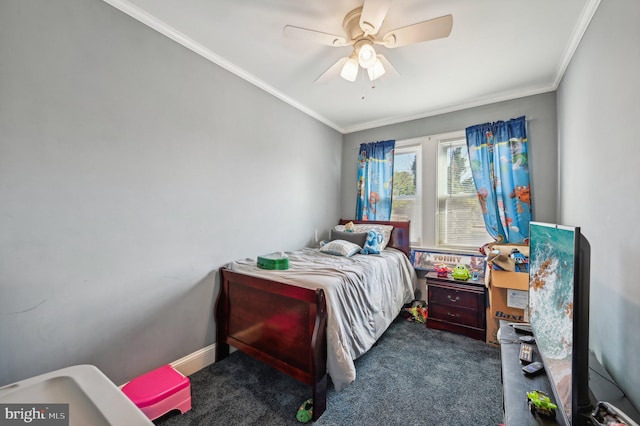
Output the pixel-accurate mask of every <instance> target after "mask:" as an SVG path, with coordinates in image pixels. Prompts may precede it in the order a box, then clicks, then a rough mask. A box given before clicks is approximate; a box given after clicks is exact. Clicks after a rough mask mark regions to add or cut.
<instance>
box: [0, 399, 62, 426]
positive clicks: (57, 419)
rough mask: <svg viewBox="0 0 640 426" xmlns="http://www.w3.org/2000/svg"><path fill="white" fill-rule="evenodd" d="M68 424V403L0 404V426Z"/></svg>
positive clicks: (54, 425) (52, 425)
mask: <svg viewBox="0 0 640 426" xmlns="http://www.w3.org/2000/svg"><path fill="white" fill-rule="evenodd" d="M5 425H6V426H14V425H36V426H69V404H0V426H5Z"/></svg>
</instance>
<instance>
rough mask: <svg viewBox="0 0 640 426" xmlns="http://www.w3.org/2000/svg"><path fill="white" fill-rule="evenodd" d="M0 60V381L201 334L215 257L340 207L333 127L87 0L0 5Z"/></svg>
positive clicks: (279, 237) (131, 371) (120, 359)
mask: <svg viewBox="0 0 640 426" xmlns="http://www.w3.org/2000/svg"><path fill="white" fill-rule="evenodd" d="M0 61H1V62H0V200H1V202H0V385H3V384H6V383H10V382H13V381H16V380H19V379H23V378H25V377H28V376H32V375H35V374H39V373H42V372H45V371H49V370H53V369H57V368H61V367H64V366H68V365H73V364H78V363H91V364H95V365H97V366H98V367H99V368H100V369H102V370H103V371H104V372H105V373H106V374H107V375H108V376H109V377H110V378H111V379H112V380H113V381H114V382H116V383H123V382H124V381H126V380H129V379H131V378H132V377H135V376H137V375H139V374H141V373H143V372H146V371H148V370H150V369H152V368H155V367H157V366H159V365H162V364H165V363H167V362H171V361H174V360H176V359H179V358H181V357H183V356H185V355H187V354H190V353H192V352H194V351H196V350H198V349H201V348H203V347H205V346H207V345H209V344H212V343H213V342H214V341H215V322H214V318H213V303H214V297H215V295H216V294H217V291H218V286H219V280H218V277H217V273H216V272H217V268H219V267H220V266H222V265H223V264H224V263H226V262H228V261H231V260H234V259H237V258H242V257H249V256H256V255H260V254H264V253H269V252H271V251H276V250H288V249H293V248H298V247H301V246H303V245H305V244H307V243H310V242H312V241H313V239H314V231H315V229H316V228H317V229H318V230H319V231H320V233H321V236H322V233H325V232H327V230H328V229H329V227H330V226H331V225H333V224H334V223H335V222H336V220H337V218H338V217H339V208H338V206H339V201H340V199H339V193H340V183H341V181H340V173H341V155H342V135H340V134H339V133H338V132H336V131H334V130H332V129H330V128H329V127H327V126H325V125H323V124H320V123H319V122H317V121H315V120H313V119H311V118H309V117H308V116H306V115H304V114H302V113H301V112H299V111H298V110H296V109H294V108H292V107H290V106H288V105H286V104H285V103H283V102H281V101H279V100H277V99H276V98H274V97H272V96H271V95H269V94H267V93H265V92H264V91H262V90H260V89H258V88H256V87H255V86H252V85H250V84H249V83H247V82H245V81H244V80H242V79H240V78H237V77H236V76H234V75H232V74H230V73H228V72H226V71H224V70H223V69H221V68H219V67H217V66H216V65H214V64H212V63H210V62H208V61H207V60H205V59H203V58H201V57H199V56H198V55H196V54H195V53H193V52H191V51H189V50H187V49H185V48H184V47H182V46H180V45H179V44H177V43H175V42H173V41H171V40H169V39H168V38H165V37H164V36H162V35H160V34H159V33H157V32H156V31H154V30H152V29H150V28H147V27H146V26H144V25H142V24H140V23H139V22H137V21H135V20H133V19H132V18H130V17H128V16H126V15H125V14H123V13H122V12H120V11H118V10H116V9H114V8H112V7H111V6H109V5H108V4H106V3H104V2H102V1H100V0H90V1H87V0H58V1H55V2H52V1H50V0H29V1H24V0H2V2H0ZM317 176H322V179H318V178H317Z"/></svg>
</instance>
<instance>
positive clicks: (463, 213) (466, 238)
mask: <svg viewBox="0 0 640 426" xmlns="http://www.w3.org/2000/svg"><path fill="white" fill-rule="evenodd" d="M437 194H438V207H437V209H438V211H437V221H436V222H437V227H436V247H443V248H463V249H465V248H466V249H477V248H478V247H480V246H481V245H483V244H485V243H487V242H488V241H490V240H491V237H490V236H489V234H488V233H487V230H486V228H485V225H484V219H483V217H482V210H481V206H480V202H479V201H478V197H477V195H476V188H475V185H474V183H473V176H472V174H471V165H470V163H469V156H468V153H467V144H466V140H465V139H457V138H456V139H453V140H439V141H438V192H437Z"/></svg>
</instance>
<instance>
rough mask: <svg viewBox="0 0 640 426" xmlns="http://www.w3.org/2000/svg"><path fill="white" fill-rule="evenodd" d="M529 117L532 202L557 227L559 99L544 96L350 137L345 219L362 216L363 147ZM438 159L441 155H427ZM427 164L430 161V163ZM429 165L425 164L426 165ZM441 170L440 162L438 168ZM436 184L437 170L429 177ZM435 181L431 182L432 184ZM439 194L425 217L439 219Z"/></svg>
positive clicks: (429, 199)
mask: <svg viewBox="0 0 640 426" xmlns="http://www.w3.org/2000/svg"><path fill="white" fill-rule="evenodd" d="M522 115H525V116H526V117H527V120H528V125H527V136H528V139H529V166H530V173H531V196H532V199H533V213H534V218H535V220H538V221H545V222H554V221H555V220H556V217H557V216H556V212H557V204H556V198H557V180H556V175H557V173H556V169H557V164H558V163H557V150H558V148H557V126H556V94H555V92H552V93H544V94H541V95H536V96H529V97H525V98H520V99H515V100H512V101H506V102H499V103H495V104H491V105H486V106H481V107H477V108H470V109H466V110H462V111H457V112H452V113H448V114H443V115H438V116H435V117H428V118H423V119H420V120H413V121H409V122H405V123H400V124H393V125H389V126H384V127H379V128H376V129H370V130H362V131H359V132H355V133H351V134H348V135H346V136H345V143H344V147H343V150H342V158H343V160H342V193H341V201H342V204H341V206H342V207H341V214H342V216H344V217H353V216H354V214H355V211H356V180H357V179H356V177H357V168H356V167H355V165H356V163H357V158H358V147H359V146H360V144H361V143H366V142H375V141H380V140H387V139H395V140H402V139H411V138H417V137H421V136H429V135H435V134H440V133H447V132H454V131H457V130H464V129H465V128H466V127H469V126H472V125H474V124H480V123H486V122H494V121H498V120H509V119H511V118H516V117H520V116H522ZM425 152H427V153H428V152H431V153H432V155H437V152H436V150H435V149H432V150H426V151H425ZM426 161H429V160H428V159H426ZM423 162H425V159H423ZM433 164H435V162H434V163H433ZM424 172H425V173H427V174H432V176H431V178H432V179H436V175H435V172H436V170H435V167H434V168H432V169H431V170H425V171H424ZM428 178H429V177H428V176H427V179H428ZM435 197H436V195H435V194H425V199H424V200H423V203H424V204H425V205H426V207H425V208H424V209H423V213H424V214H425V215H427V214H433V211H434V210H433V209H432V208H429V207H428V206H433V205H434V204H433V203H435V200H436V198H435Z"/></svg>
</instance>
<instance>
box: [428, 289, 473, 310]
mask: <svg viewBox="0 0 640 426" xmlns="http://www.w3.org/2000/svg"><path fill="white" fill-rule="evenodd" d="M482 296H484V295H482ZM481 299H482V297H479V296H478V293H470V292H468V291H461V290H455V289H452V288H443V287H434V286H429V302H430V303H438V304H441V305H451V306H457V307H460V308H468V309H473V310H475V311H478V310H480V309H484V306H480V303H481V302H484V300H481Z"/></svg>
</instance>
